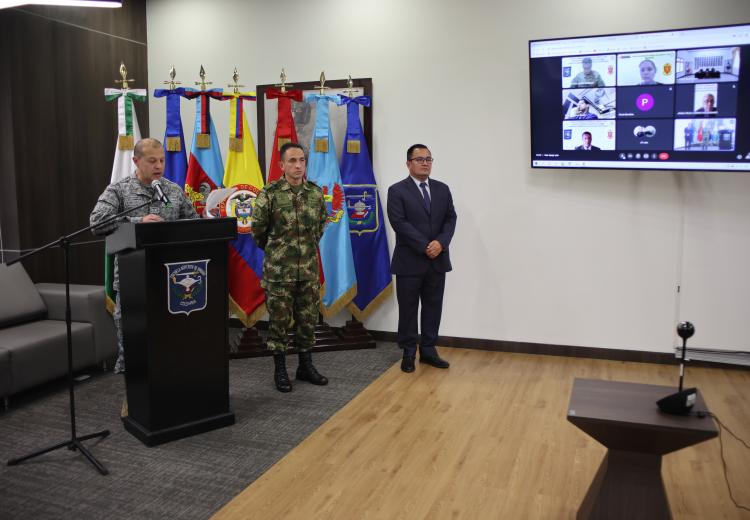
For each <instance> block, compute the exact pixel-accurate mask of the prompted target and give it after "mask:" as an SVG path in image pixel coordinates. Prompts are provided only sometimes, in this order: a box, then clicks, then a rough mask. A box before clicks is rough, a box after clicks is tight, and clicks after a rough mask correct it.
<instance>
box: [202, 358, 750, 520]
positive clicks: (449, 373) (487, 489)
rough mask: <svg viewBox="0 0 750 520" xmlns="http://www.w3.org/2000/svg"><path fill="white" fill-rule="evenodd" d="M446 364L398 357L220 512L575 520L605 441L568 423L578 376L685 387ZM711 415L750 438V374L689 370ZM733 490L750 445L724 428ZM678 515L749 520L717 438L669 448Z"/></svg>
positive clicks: (526, 367) (622, 371)
mask: <svg viewBox="0 0 750 520" xmlns="http://www.w3.org/2000/svg"><path fill="white" fill-rule="evenodd" d="M440 351H441V354H442V355H443V356H444V357H446V358H447V359H449V360H450V362H451V368H450V369H449V370H438V369H435V368H432V367H424V366H420V365H419V364H418V365H417V371H416V372H415V373H413V374H411V375H409V374H404V373H402V372H401V371H400V369H399V366H398V364H397V365H394V366H393V367H392V368H391V369H389V370H388V371H387V372H385V373H384V374H383V375H382V376H381V377H380V378H379V379H377V380H376V381H375V382H374V383H372V384H371V385H370V386H369V387H368V388H366V389H365V390H364V391H363V392H362V393H361V394H359V395H358V396H357V397H356V398H355V399H354V400H352V401H351V402H350V403H349V404H348V405H347V406H346V407H344V408H343V409H342V410H340V411H339V412H338V413H337V414H336V415H334V416H333V417H332V418H331V419H330V420H329V421H327V422H326V423H325V424H323V425H322V426H321V427H320V428H319V429H318V430H316V431H315V432H314V433H313V434H312V435H310V436H309V437H308V438H307V439H305V441H304V442H302V443H301V444H300V445H299V446H297V448H295V449H294V450H292V451H291V452H290V453H289V454H288V455H287V456H286V457H284V458H283V459H282V460H280V461H279V462H278V463H277V464H276V465H275V466H273V467H272V468H271V469H270V470H268V471H267V472H266V473H265V474H264V475H263V476H261V477H260V478H259V479H258V480H256V481H255V482H253V483H252V484H251V485H250V486H249V487H248V488H247V489H245V491H243V492H242V493H241V494H240V495H238V496H237V497H236V498H235V499H234V500H232V501H231V502H229V503H228V504H227V505H226V506H224V508H222V509H221V510H220V511H219V512H218V513H217V514H216V515H215V516H214V517H213V518H214V520H228V519H247V518H260V519H281V518H284V519H297V518H300V519H302V518H304V519H309V518H320V519H333V518H336V519H339V518H340V519H347V520H350V519H370V518H372V519H376V518H377V519H381V518H382V519H409V520H411V519H441V518H462V519H463V518H467V519H490V518H507V519H531V518H541V519H558V518H574V517H575V514H576V511H577V509H578V506H579V504H580V502H581V500H582V498H583V496H584V494H585V492H586V489H587V488H588V486H589V484H590V483H591V480H592V478H593V477H594V474H595V472H596V470H597V468H598V466H599V463H600V462H601V460H602V457H603V456H604V453H605V449H604V447H603V446H601V445H600V444H599V443H597V442H596V441H594V440H593V439H591V438H590V437H588V436H587V435H586V434H585V433H583V432H581V431H580V430H578V429H577V428H576V427H575V426H573V425H572V424H570V423H569V422H568V421H567V420H566V412H567V404H568V400H569V398H570V390H571V387H572V383H573V378H575V377H586V378H596V379H607V380H618V381H631V382H641V383H650V384H663V385H673V384H676V379H677V373H678V369H677V367H675V366H666V365H650V364H644V363H625V362H616V361H601V360H589V359H578V358H564V357H553V356H534V355H523V354H507V353H498V352H486V351H477V350H464V349H448V348H442V349H440ZM686 385H687V386H697V387H698V388H699V389H700V391H701V392H702V394H703V396H704V398H705V400H706V402H707V404H708V406H709V408H710V409H711V411H713V412H714V413H716V414H717V415H718V416H719V418H721V419H722V421H723V422H724V423H725V424H727V426H729V428H730V429H732V431H734V432H735V433H736V434H738V435H739V436H740V437H742V438H743V439H745V440H746V441H748V440H750V371H740V370H723V369H707V368H694V367H689V366H688V368H687V371H686ZM724 445H725V449H726V450H727V454H728V456H727V460H728V468H729V479H730V482H731V483H732V485H733V490H734V493H735V498H736V499H737V500H738V501H739V502H740V503H741V504H744V505H748V504H750V486H749V485H748V482H750V452H748V451H747V450H745V449H744V448H743V447H742V446H741V444H739V442H737V441H735V440H734V439H732V438H731V437H730V436H728V435H725V437H724ZM662 473H663V476H664V480H665V483H666V487H667V494H668V496H669V501H670V505H671V508H672V513H673V516H674V518H675V519H717V518H727V519H735V518H736V519H740V518H745V519H750V513H746V512H744V511H741V510H738V509H736V508H735V506H734V505H733V504H732V502H731V501H730V498H729V493H728V492H727V488H726V484H725V482H724V476H723V471H722V463H721V458H720V455H719V441H718V439H713V440H711V441H707V442H704V443H703V444H699V445H697V446H695V447H691V448H686V449H684V450H682V451H679V452H677V453H673V454H670V455H667V456H665V457H664V459H663V467H662Z"/></svg>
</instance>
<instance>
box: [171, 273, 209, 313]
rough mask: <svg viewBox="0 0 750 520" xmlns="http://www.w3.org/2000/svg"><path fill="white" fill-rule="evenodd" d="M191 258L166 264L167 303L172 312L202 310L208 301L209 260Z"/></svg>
mask: <svg viewBox="0 0 750 520" xmlns="http://www.w3.org/2000/svg"><path fill="white" fill-rule="evenodd" d="M210 261H211V260H210V259H209V260H191V261H189V262H174V263H169V264H164V267H166V268H167V303H168V309H169V312H170V314H185V315H188V314H190V313H191V312H195V311H201V310H203V309H205V308H206V305H207V303H208V262H210Z"/></svg>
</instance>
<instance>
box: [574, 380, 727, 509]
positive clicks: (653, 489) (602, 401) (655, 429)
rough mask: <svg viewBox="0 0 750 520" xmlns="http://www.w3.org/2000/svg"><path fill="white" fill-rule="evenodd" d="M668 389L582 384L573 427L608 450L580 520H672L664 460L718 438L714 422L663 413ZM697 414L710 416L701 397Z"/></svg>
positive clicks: (576, 393) (577, 384)
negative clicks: (660, 405) (661, 404)
mask: <svg viewBox="0 0 750 520" xmlns="http://www.w3.org/2000/svg"><path fill="white" fill-rule="evenodd" d="M674 391H675V388H674V387H669V386H657V385H644V384H638V383H623V382H619V381H600V380H596V379H578V378H576V379H575V380H574V382H573V391H572V392H571V395H570V405H569V406H568V421H570V422H571V423H573V424H575V425H576V426H577V427H578V428H580V429H581V430H583V431H585V432H586V433H588V434H589V435H590V436H592V437H593V438H594V439H596V440H597V441H599V442H600V443H602V444H603V445H604V446H606V447H607V455H606V456H605V457H604V460H603V461H602V463H601V465H600V466H599V470H598V471H597V473H596V476H595V477H594V480H593V482H592V483H591V486H590V487H589V490H588V492H587V493H586V496H585V497H584V499H583V502H582V503H581V507H580V508H579V509H578V515H577V518H578V519H579V520H583V519H595V518H596V519H602V520H604V519H606V520H631V519H635V518H637V519H643V520H651V519H654V520H661V519H668V518H672V514H671V512H670V509H669V501H668V500H667V494H666V491H665V489H664V481H663V480H662V476H661V459H662V455H666V454H667V453H671V452H673V451H677V450H680V449H682V448H686V447H688V446H692V445H694V444H698V443H699V442H703V441H706V440H708V439H712V438H714V437H716V436H717V435H718V430H717V429H716V424H715V423H714V421H713V419H711V418H709V417H707V416H704V417H703V418H701V417H695V416H678V415H667V414H664V413H662V412H661V411H660V410H659V408H658V407H657V406H656V401H657V400H659V399H661V398H662V397H666V396H667V395H669V394H672V393H674ZM693 411H695V412H702V413H703V414H707V413H708V409H707V408H706V403H705V402H704V401H703V397H702V396H701V394H700V392H698V398H697V401H696V403H695V406H694V407H693Z"/></svg>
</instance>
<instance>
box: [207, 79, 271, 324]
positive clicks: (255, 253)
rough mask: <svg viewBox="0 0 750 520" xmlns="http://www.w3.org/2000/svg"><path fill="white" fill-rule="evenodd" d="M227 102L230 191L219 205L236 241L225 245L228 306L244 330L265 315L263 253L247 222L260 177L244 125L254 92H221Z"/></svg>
mask: <svg viewBox="0 0 750 520" xmlns="http://www.w3.org/2000/svg"><path fill="white" fill-rule="evenodd" d="M225 98H226V99H229V153H228V154H227V166H226V169H225V170H224V186H226V187H227V188H232V189H233V190H234V191H233V192H232V193H231V194H230V195H229V196H228V197H227V198H226V199H225V200H224V201H222V202H221V204H220V205H219V207H220V210H221V216H223V217H236V218H237V239H236V240H233V241H232V242H230V243H229V307H230V310H231V311H232V312H233V313H234V315H235V316H237V317H238V318H239V319H240V320H241V321H242V323H243V324H244V325H245V326H246V327H252V326H253V325H254V324H255V322H256V321H258V319H259V318H260V317H261V316H262V315H263V314H265V312H266V306H265V301H266V298H265V293H264V291H263V288H262V287H261V286H260V281H261V279H262V278H263V250H262V249H260V248H259V247H258V245H257V244H256V243H255V239H254V238H253V235H252V233H251V223H250V219H251V217H252V214H253V207H254V205H255V197H256V196H257V195H258V193H260V190H261V188H263V175H262V174H261V171H260V164H259V163H258V155H257V154H256V153H255V143H254V142H253V136H252V135H251V134H250V128H249V127H248V126H247V120H246V119H245V113H244V109H243V106H242V105H243V100H252V101H255V92H249V93H235V94H231V93H225Z"/></svg>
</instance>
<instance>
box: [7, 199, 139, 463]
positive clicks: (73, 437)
mask: <svg viewBox="0 0 750 520" xmlns="http://www.w3.org/2000/svg"><path fill="white" fill-rule="evenodd" d="M151 202H152V201H151V200H149V201H148V202H145V203H143V204H141V205H140V206H136V207H134V208H131V209H129V210H127V211H123V212H122V213H120V214H118V215H115V216H113V217H111V218H108V219H107V220H105V221H103V222H100V223H99V224H97V225H95V226H89V227H86V228H83V229H79V230H78V231H76V232H75V233H71V234H70V235H67V236H63V237H60V238H58V239H57V240H55V241H54V242H50V243H49V244H46V245H44V246H42V247H40V248H39V249H35V250H34V251H30V252H28V253H26V254H25V255H22V256H19V257H18V258H16V259H15V260H12V261H10V262H8V265H9V266H10V265H13V264H15V263H17V262H20V261H21V260H23V259H25V258H28V257H30V256H33V255H35V254H37V253H40V252H42V251H45V250H46V249H49V248H51V247H54V246H59V247H61V248H62V250H63V256H64V257H65V326H66V329H67V331H66V332H67V346H68V394H69V401H70V439H69V440H67V441H64V442H61V443H59V444H55V445H54V446H50V447H49V448H44V449H41V450H39V451H35V452H34V453H31V454H29V455H25V456H23V457H19V458H17V459H11V460H9V461H8V466H15V465H16V464H20V463H21V462H24V461H26V460H29V459H32V458H34V457H38V456H39V455H44V454H45V453H49V452H50V451H55V450H57V449H59V448H68V449H69V450H72V451H75V450H78V451H80V452H81V453H82V454H83V456H84V457H86V458H87V459H88V460H89V462H91V464H93V465H94V467H95V468H96V469H97V470H98V471H99V473H101V474H102V475H107V474H108V473H109V471H107V468H105V467H104V466H102V464H101V463H100V462H99V461H98V460H96V458H95V457H94V456H93V455H92V454H91V453H90V452H89V451H88V450H87V449H86V447H85V446H84V445H83V444H81V443H82V441H86V440H89V439H95V438H97V437H101V438H104V437H106V436H108V435H109V430H103V431H100V432H96V433H91V434H89V435H82V436H80V437H79V436H78V435H77V434H76V408H75V392H74V389H73V387H74V381H73V335H72V332H71V322H72V319H71V310H70V239H72V238H73V237H76V236H78V235H80V234H82V233H84V232H86V231H89V230H91V229H92V228H95V227H100V226H104V225H106V224H109V223H111V222H114V221H115V220H117V219H119V218H120V217H122V216H123V215H127V214H128V213H130V212H132V211H135V210H137V209H140V208H143V207H145V206H147V205H149V204H151Z"/></svg>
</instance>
